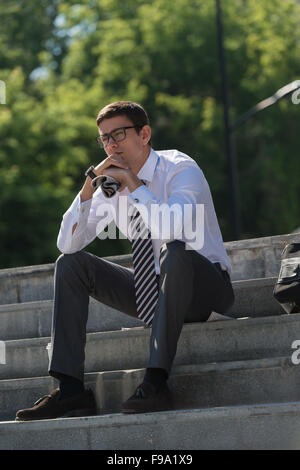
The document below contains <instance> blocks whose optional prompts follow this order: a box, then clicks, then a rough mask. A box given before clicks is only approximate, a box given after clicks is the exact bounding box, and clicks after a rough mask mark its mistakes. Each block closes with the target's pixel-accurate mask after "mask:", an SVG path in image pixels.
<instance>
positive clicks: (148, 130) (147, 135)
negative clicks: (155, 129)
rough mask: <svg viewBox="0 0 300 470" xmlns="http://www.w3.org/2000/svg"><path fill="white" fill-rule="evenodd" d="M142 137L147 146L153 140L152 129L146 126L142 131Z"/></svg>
mask: <svg viewBox="0 0 300 470" xmlns="http://www.w3.org/2000/svg"><path fill="white" fill-rule="evenodd" d="M141 137H142V139H143V143H144V145H147V144H148V143H149V141H150V139H151V127H150V126H148V124H146V125H145V126H144V127H142V129H141Z"/></svg>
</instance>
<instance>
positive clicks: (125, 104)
mask: <svg viewBox="0 0 300 470" xmlns="http://www.w3.org/2000/svg"><path fill="white" fill-rule="evenodd" d="M115 116H127V117H128V119H130V121H131V122H132V124H133V125H134V126H137V128H136V132H137V133H138V134H139V132H140V129H139V127H143V126H146V125H148V126H149V125H150V122H149V118H148V115H147V113H146V111H145V110H144V108H143V107H142V106H141V105H140V104H138V103H135V102H134V101H115V102H114V103H110V104H108V105H107V106H105V107H104V108H102V109H101V110H100V111H99V113H98V116H97V119H96V122H97V126H98V127H99V125H100V123H101V122H102V121H104V119H110V118H112V117H115ZM149 144H150V145H151V140H150V141H149Z"/></svg>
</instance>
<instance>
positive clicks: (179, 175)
mask: <svg viewBox="0 0 300 470" xmlns="http://www.w3.org/2000/svg"><path fill="white" fill-rule="evenodd" d="M205 181H206V180H205V178H204V175H203V173H202V171H201V169H200V168H199V167H198V166H197V165H194V164H189V165H187V164H186V163H185V164H178V165H176V166H175V170H173V172H172V174H171V175H170V176H169V178H168V180H167V181H166V185H167V193H168V199H167V202H164V203H162V201H161V200H160V199H159V198H158V197H156V196H155V195H154V194H153V192H152V191H151V190H150V189H149V188H147V187H146V186H139V187H138V188H137V189H135V190H134V191H133V192H132V193H130V194H129V198H130V200H131V203H132V204H133V205H134V206H135V207H136V208H137V209H138V210H139V212H140V214H141V216H142V218H143V221H144V223H145V225H146V226H147V227H148V229H149V230H150V231H151V236H152V238H157V239H164V240H175V239H179V240H180V239H182V238H183V229H184V228H186V227H187V226H188V225H191V224H192V223H193V219H194V216H195V211H196V206H197V205H198V204H201V203H202V200H203V191H204V190H205Z"/></svg>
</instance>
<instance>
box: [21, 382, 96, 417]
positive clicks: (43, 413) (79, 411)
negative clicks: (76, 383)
mask: <svg viewBox="0 0 300 470" xmlns="http://www.w3.org/2000/svg"><path fill="white" fill-rule="evenodd" d="M59 397H60V391H59V389H58V388H57V389H56V390H54V391H53V392H52V393H50V395H45V396H43V397H41V398H40V399H39V400H38V401H36V402H35V403H34V405H33V407H32V408H27V409H24V410H19V411H17V414H16V421H32V420H35V419H54V418H69V417H74V416H90V415H95V414H97V405H96V401H95V397H94V394H93V392H92V390H85V391H84V392H83V393H80V394H79V395H75V396H74V397H71V398H66V399H65V400H60V399H59Z"/></svg>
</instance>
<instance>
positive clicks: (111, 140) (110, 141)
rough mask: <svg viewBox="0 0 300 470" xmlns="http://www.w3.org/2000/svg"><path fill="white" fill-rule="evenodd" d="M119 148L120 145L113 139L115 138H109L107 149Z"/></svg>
mask: <svg viewBox="0 0 300 470" xmlns="http://www.w3.org/2000/svg"><path fill="white" fill-rule="evenodd" d="M117 146H118V143H117V142H116V141H115V140H114V139H113V137H112V136H111V135H109V136H108V142H107V144H106V148H108V147H114V148H115V147H117Z"/></svg>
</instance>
